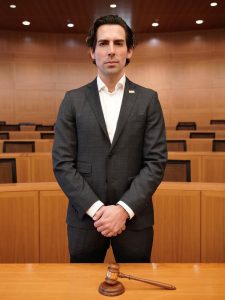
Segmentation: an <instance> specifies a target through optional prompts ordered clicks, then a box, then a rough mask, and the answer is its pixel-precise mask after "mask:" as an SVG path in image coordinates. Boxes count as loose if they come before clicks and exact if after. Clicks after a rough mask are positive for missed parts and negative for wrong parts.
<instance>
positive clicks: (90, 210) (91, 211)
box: [86, 200, 104, 218]
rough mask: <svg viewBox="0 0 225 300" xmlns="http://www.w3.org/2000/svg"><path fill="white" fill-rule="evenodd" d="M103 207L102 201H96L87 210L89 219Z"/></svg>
mask: <svg viewBox="0 0 225 300" xmlns="http://www.w3.org/2000/svg"><path fill="white" fill-rule="evenodd" d="M103 205H104V203H102V201H100V200H98V201H96V202H95V203H94V204H93V205H92V206H91V207H89V208H88V210H87V211H86V214H87V215H89V216H90V217H91V218H93V217H94V215H95V214H96V212H97V211H98V210H99V208H100V207H102V206H103Z"/></svg>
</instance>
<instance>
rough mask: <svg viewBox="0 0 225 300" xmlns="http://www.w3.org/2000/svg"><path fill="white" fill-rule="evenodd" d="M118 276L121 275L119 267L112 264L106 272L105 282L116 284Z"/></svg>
mask: <svg viewBox="0 0 225 300" xmlns="http://www.w3.org/2000/svg"><path fill="white" fill-rule="evenodd" d="M118 275H119V265H118V264H110V265H109V266H108V269H107V272H106V277H105V282H107V283H108V284H109V285H114V284H116V283H117V278H118Z"/></svg>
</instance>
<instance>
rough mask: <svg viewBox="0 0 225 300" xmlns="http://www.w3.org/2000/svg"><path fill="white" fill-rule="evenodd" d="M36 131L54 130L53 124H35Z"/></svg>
mask: <svg viewBox="0 0 225 300" xmlns="http://www.w3.org/2000/svg"><path fill="white" fill-rule="evenodd" d="M35 130H36V131H54V125H41V124H39V125H36V126H35Z"/></svg>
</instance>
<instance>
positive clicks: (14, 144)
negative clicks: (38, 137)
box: [3, 141, 35, 153]
mask: <svg viewBox="0 0 225 300" xmlns="http://www.w3.org/2000/svg"><path fill="white" fill-rule="evenodd" d="M3 152H4V153H21V152H35V142H34V141H4V142H3Z"/></svg>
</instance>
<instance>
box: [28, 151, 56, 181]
mask: <svg viewBox="0 0 225 300" xmlns="http://www.w3.org/2000/svg"><path fill="white" fill-rule="evenodd" d="M31 170H32V174H31V182H49V181H56V180H55V176H54V174H53V167H52V155H51V153H37V154H33V155H32V156H31Z"/></svg>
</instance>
